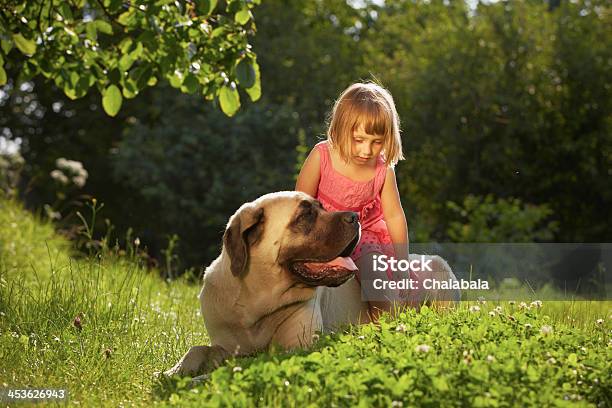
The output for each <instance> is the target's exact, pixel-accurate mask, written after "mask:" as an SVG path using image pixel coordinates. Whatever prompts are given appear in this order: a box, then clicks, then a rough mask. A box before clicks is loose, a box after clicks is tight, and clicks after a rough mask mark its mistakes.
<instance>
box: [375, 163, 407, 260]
mask: <svg viewBox="0 0 612 408" xmlns="http://www.w3.org/2000/svg"><path fill="white" fill-rule="evenodd" d="M380 198H381V202H382V210H383V216H384V218H385V222H386V223H387V229H388V230H389V235H391V240H392V241H393V246H394V249H395V256H396V257H397V259H408V225H407V224H406V215H405V214H404V209H403V208H402V203H401V201H400V195H399V191H398V190H397V181H396V180H395V171H394V170H393V168H391V167H389V168H388V169H387V176H386V177H385V184H383V189H382V193H381V197H380Z"/></svg>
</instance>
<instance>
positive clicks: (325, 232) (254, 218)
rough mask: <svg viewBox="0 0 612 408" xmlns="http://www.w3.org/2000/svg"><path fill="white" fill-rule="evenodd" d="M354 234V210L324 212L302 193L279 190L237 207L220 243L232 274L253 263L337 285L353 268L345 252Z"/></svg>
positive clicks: (356, 226) (307, 281)
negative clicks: (227, 258) (228, 260)
mask: <svg viewBox="0 0 612 408" xmlns="http://www.w3.org/2000/svg"><path fill="white" fill-rule="evenodd" d="M359 234H360V228H359V220H358V217H357V214H355V213H353V212H328V211H325V209H323V207H322V206H321V203H319V202H318V201H317V200H315V199H314V198H312V197H310V196H308V195H306V194H304V193H299V192H280V193H272V194H267V195H264V196H262V197H260V198H259V199H257V200H255V201H253V202H251V203H247V204H245V205H243V206H242V207H240V209H238V211H236V213H235V214H234V215H233V216H232V217H231V218H230V221H229V223H228V226H227V229H226V230H225V234H224V236H223V245H224V250H225V252H226V253H227V254H228V256H229V259H230V269H231V271H232V273H233V275H234V276H236V277H239V278H242V277H244V276H246V275H247V274H248V273H249V271H250V270H252V269H253V268H257V270H258V271H259V272H261V271H262V270H263V271H265V272H269V273H271V274H275V273H288V274H289V275H290V276H291V277H292V278H294V279H295V280H296V281H298V282H301V283H303V284H306V285H309V286H338V285H341V284H342V283H344V282H346V281H347V280H348V279H349V278H350V277H352V276H353V274H354V273H355V271H356V270H357V267H356V266H355V264H354V263H353V261H352V260H351V259H350V258H349V255H350V254H351V252H352V251H353V249H354V248H355V246H356V245H357V243H358V242H359ZM271 277H272V276H271Z"/></svg>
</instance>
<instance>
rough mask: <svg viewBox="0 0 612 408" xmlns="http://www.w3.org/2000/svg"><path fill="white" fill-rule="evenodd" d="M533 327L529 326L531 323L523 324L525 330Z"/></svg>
mask: <svg viewBox="0 0 612 408" xmlns="http://www.w3.org/2000/svg"><path fill="white" fill-rule="evenodd" d="M532 327H533V326H532V325H531V323H525V328H526V329H531V328H532Z"/></svg>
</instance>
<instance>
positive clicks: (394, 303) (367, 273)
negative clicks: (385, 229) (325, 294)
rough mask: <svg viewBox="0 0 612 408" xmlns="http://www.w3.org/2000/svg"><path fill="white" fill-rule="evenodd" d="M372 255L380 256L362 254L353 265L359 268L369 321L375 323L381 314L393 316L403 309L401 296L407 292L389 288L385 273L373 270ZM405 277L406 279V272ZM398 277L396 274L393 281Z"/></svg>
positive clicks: (371, 253)
mask: <svg viewBox="0 0 612 408" xmlns="http://www.w3.org/2000/svg"><path fill="white" fill-rule="evenodd" d="M374 255H382V254H380V253H377V252H369V253H367V254H363V255H362V256H361V257H359V259H357V260H356V261H355V264H356V265H357V268H359V276H360V284H361V294H362V296H363V300H365V301H367V302H368V309H369V314H370V319H371V320H372V321H374V322H376V321H378V318H379V317H380V315H381V314H382V313H384V312H387V313H390V314H391V315H394V314H395V312H396V311H397V310H398V309H399V308H401V307H403V306H404V305H405V302H404V300H403V299H402V295H404V296H405V295H406V294H407V292H406V291H403V290H400V289H391V288H390V287H389V282H390V281H392V280H391V279H389V277H388V276H387V272H385V271H380V270H374V268H373V262H372V261H373V259H374V258H373V257H374ZM405 275H406V278H407V277H408V272H406V273H405ZM398 277H400V276H399V275H397V274H396V276H395V277H394V279H393V280H394V281H397V279H398ZM400 278H401V277H400Z"/></svg>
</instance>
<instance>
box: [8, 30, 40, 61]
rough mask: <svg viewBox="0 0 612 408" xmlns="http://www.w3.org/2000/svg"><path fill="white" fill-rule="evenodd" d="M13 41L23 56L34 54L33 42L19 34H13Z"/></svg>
mask: <svg viewBox="0 0 612 408" xmlns="http://www.w3.org/2000/svg"><path fill="white" fill-rule="evenodd" d="M13 41H15V45H16V46H17V48H19V51H21V52H22V53H23V54H25V55H28V56H30V55H33V54H34V53H35V52H36V43H35V42H34V41H33V40H28V39H26V38H25V37H24V36H23V35H21V34H13Z"/></svg>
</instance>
